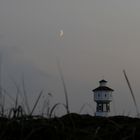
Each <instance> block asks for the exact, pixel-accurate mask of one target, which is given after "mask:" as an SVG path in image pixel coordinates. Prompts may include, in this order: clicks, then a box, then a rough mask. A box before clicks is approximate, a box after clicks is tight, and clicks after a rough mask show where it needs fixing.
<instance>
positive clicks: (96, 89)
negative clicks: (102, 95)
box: [92, 86, 114, 92]
mask: <svg viewBox="0 0 140 140" xmlns="http://www.w3.org/2000/svg"><path fill="white" fill-rule="evenodd" d="M92 91H93V92H95V91H114V90H113V89H111V88H109V87H106V86H99V87H97V88H95V89H93V90H92Z"/></svg>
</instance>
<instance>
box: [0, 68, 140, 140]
mask: <svg viewBox="0 0 140 140" xmlns="http://www.w3.org/2000/svg"><path fill="white" fill-rule="evenodd" d="M60 76H61V80H62V84H63V88H64V94H65V100H66V102H65V103H55V104H54V105H50V98H49V97H51V96H52V94H51V93H48V94H47V95H48V98H47V99H46V100H45V101H44V103H42V104H43V106H42V113H41V115H34V112H35V110H36V109H37V107H38V104H39V102H40V101H41V97H42V96H43V94H44V93H43V90H41V91H40V92H39V94H38V96H37V98H36V100H35V101H34V105H33V107H31V106H29V101H28V94H27V91H26V87H25V83H24V78H23V80H22V89H21V88H20V87H19V86H18V84H17V83H16V82H14V85H15V87H16V95H15V98H13V97H12V96H10V93H8V92H7V90H6V89H3V88H1V91H3V92H2V93H3V95H5V96H7V97H8V98H9V99H10V100H11V101H12V104H13V106H11V108H9V109H6V108H5V106H4V102H3V104H2V105H1V110H0V139H1V140H32V139H37V140H39V139H41V140H46V139H47V140H118V139H119V140H137V139H138V140H139V137H140V133H139V132H140V119H139V118H131V117H126V116H114V117H108V118H104V117H95V116H90V115H80V114H75V113H70V109H69V102H68V93H67V89H66V83H65V81H64V77H63V74H62V71H61V69H60ZM22 90H23V92H22ZM57 107H64V108H65V110H66V114H65V115H64V116H62V117H57V116H56V115H55V111H56V110H57ZM85 107H89V108H92V107H91V106H90V105H89V104H88V103H86V104H84V105H83V106H82V107H81V109H80V112H79V113H81V112H82V111H83V109H84V108H85Z"/></svg>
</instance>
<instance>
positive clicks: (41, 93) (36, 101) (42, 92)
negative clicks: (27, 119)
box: [30, 90, 43, 116]
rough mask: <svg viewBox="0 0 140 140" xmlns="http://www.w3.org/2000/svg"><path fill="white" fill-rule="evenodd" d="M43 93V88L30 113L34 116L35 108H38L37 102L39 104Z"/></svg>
mask: <svg viewBox="0 0 140 140" xmlns="http://www.w3.org/2000/svg"><path fill="white" fill-rule="evenodd" d="M42 94H43V90H42V91H41V92H40V94H39V96H38V98H37V100H36V102H35V104H34V106H33V109H32V111H31V113H30V116H32V114H33V112H34V110H35V108H36V106H37V104H38V102H39V100H40V97H41V96H42Z"/></svg>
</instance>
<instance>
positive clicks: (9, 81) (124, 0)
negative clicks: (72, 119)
mask: <svg viewBox="0 0 140 140" xmlns="http://www.w3.org/2000/svg"><path fill="white" fill-rule="evenodd" d="M139 13H140V2H139V1H138V0H133V1H131V0H86V1H85V0H24V1H21V0H1V1H0V52H1V56H2V70H1V71H2V76H1V77H2V78H1V79H2V80H1V81H2V86H3V87H4V88H6V89H7V90H8V91H9V92H10V94H11V96H12V97H15V92H16V91H15V85H14V81H15V82H16V83H18V85H19V86H21V85H22V80H23V77H24V81H25V86H26V90H27V92H28V100H29V102H30V106H31V107H32V106H33V104H34V102H35V100H36V98H37V96H38V94H39V92H40V91H41V90H44V94H45V95H44V96H46V94H47V93H52V94H53V97H52V98H53V99H51V102H52V104H55V103H58V102H61V103H64V102H65V98H64V92H63V86H62V82H61V79H60V74H59V71H58V67H57V61H58V59H59V62H60V63H61V69H62V71H63V75H64V79H65V82H66V86H67V91H68V96H69V104H70V108H71V111H72V112H79V111H80V108H81V106H82V105H83V104H85V103H87V104H89V105H90V106H91V107H89V106H86V107H85V109H84V110H83V113H91V114H92V113H93V112H94V111H95V103H94V101H93V93H92V90H93V89H94V88H96V87H97V86H98V85H99V84H98V81H100V80H101V79H103V78H104V79H105V80H107V81H108V86H109V87H111V88H113V89H114V90H115V91H114V93H113V98H114V100H113V103H112V113H114V114H115V113H116V114H125V115H135V107H134V103H133V100H132V97H131V94H130V92H129V89H128V87H127V84H126V81H125V79H124V76H123V73H122V70H123V69H125V70H126V72H127V74H128V77H129V80H130V83H131V85H132V87H133V90H134V93H135V96H136V100H137V102H138V106H139V108H140V103H139V101H140V95H139V83H140V78H139V72H140V63H139V59H140V55H139V52H140V47H139V44H140V26H139V25H140V14H139ZM61 30H63V32H64V36H63V37H62V38H60V37H59V33H60V31H61ZM44 96H43V97H44ZM9 102H10V101H9ZM42 103H43V99H41V103H40V106H39V107H40V108H41V104H42ZM58 110H59V109H58ZM57 113H59V111H58V112H57Z"/></svg>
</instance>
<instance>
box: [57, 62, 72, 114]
mask: <svg viewBox="0 0 140 140" xmlns="http://www.w3.org/2000/svg"><path fill="white" fill-rule="evenodd" d="M57 66H58V70H59V74H60V78H61V81H62V84H63V89H64V93H65V101H66V109H67V114H69V113H70V110H69V100H68V92H67V88H66V83H65V80H64V76H63V72H62V69H61V66H60V62H59V61H57Z"/></svg>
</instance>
